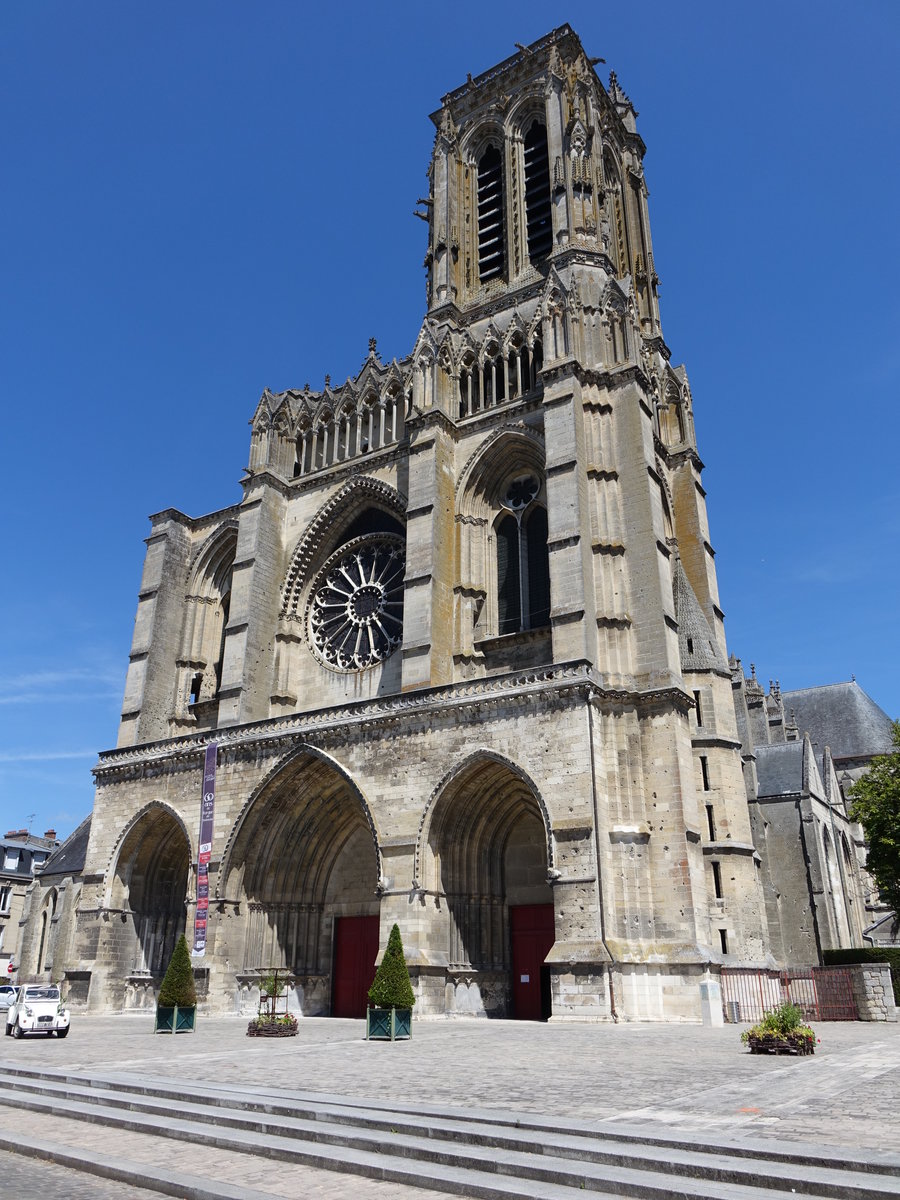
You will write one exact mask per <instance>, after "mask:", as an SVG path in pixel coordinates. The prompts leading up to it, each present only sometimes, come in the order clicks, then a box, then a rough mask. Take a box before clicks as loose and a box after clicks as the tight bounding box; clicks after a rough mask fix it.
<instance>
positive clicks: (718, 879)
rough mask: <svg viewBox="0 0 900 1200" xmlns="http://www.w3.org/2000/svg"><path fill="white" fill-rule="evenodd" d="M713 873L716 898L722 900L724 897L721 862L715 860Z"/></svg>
mask: <svg viewBox="0 0 900 1200" xmlns="http://www.w3.org/2000/svg"><path fill="white" fill-rule="evenodd" d="M712 873H713V887H714V889H715V892H716V899H717V900H721V899H722V867H721V864H720V863H717V862H714V863H713V864H712Z"/></svg>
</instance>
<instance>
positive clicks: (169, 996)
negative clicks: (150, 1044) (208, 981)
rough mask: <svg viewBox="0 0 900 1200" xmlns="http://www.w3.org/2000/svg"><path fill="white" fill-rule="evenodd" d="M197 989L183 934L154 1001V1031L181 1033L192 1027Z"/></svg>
mask: <svg viewBox="0 0 900 1200" xmlns="http://www.w3.org/2000/svg"><path fill="white" fill-rule="evenodd" d="M196 1007H197V989H196V987H195V986H194V970H193V968H192V966H191V955H190V952H189V951H188V945H187V941H186V939H185V936H184V934H182V935H181V937H180V938H179V939H178V941H177V943H176V944H175V949H174V950H173V951H172V957H171V958H170V959H169V967H168V970H167V971H166V973H165V975H164V976H163V981H162V986H161V987H160V989H159V996H158V997H157V1001H156V1031H157V1033H160V1032H167V1033H168V1032H171V1033H183V1032H187V1031H189V1030H191V1029H193V1028H194V1013H195V1010H196Z"/></svg>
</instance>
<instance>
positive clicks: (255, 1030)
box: [247, 1017, 298, 1037]
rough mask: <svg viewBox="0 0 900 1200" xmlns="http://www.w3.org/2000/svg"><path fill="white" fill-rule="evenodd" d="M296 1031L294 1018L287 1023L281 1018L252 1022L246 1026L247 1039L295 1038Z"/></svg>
mask: <svg viewBox="0 0 900 1200" xmlns="http://www.w3.org/2000/svg"><path fill="white" fill-rule="evenodd" d="M297 1029H298V1023H297V1018H296V1017H291V1018H290V1020H287V1021H286V1020H285V1019H284V1018H283V1017H282V1018H277V1017H276V1018H275V1020H274V1021H259V1020H253V1021H251V1022H250V1024H249V1025H248V1026H247V1037H296V1036H297Z"/></svg>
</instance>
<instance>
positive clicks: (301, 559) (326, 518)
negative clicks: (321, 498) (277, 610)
mask: <svg viewBox="0 0 900 1200" xmlns="http://www.w3.org/2000/svg"><path fill="white" fill-rule="evenodd" d="M368 507H374V508H380V509H382V510H383V511H384V512H387V513H389V514H390V515H391V516H393V517H395V518H396V519H397V520H398V521H400V522H401V524H405V522H406V498H405V497H404V496H402V495H401V494H400V492H398V491H397V490H396V489H395V488H392V487H390V485H389V484H386V483H382V482H381V480H379V479H372V478H371V477H370V476H360V477H357V478H355V479H350V480H348V481H347V482H346V483H345V484H344V485H343V486H342V487H340V488H338V490H337V491H336V492H335V493H334V495H333V496H332V497H331V498H330V499H329V500H326V502H325V503H324V504H323V505H322V507H321V508H320V509H319V511H318V513H317V514H316V515H315V516H314V517H313V519H312V521H310V523H309V526H308V527H307V529H306V532H305V533H304V534H303V536H302V537H301V538H300V541H299V542H298V543H297V546H296V548H295V550H294V552H293V554H292V555H291V562H290V566H289V567H288V570H287V575H286V577H285V582H284V588H283V591H282V605H281V615H282V616H287V615H289V614H296V613H297V612H298V610H299V607H300V599H301V594H302V592H303V589H304V587H305V586H306V583H307V581H308V580H309V577H310V573H311V571H312V569H313V567H314V564H315V563H316V561H317V560H318V559H319V558H321V557H322V556H323V554H324V553H325V544H326V542H327V545H328V546H332V545H334V542H335V537H336V535H337V534H339V532H340V530H341V529H346V528H347V526H348V525H349V524H350V523H351V522H352V521H353V519H354V518H355V517H357V516H359V514H360V513H361V512H362V511H363V510H364V509H365V508H368Z"/></svg>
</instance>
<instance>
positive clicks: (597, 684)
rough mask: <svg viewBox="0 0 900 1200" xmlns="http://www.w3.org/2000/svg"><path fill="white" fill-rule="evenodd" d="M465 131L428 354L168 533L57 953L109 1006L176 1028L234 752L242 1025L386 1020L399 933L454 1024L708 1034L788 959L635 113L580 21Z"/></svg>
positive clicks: (369, 364) (513, 61)
mask: <svg viewBox="0 0 900 1200" xmlns="http://www.w3.org/2000/svg"><path fill="white" fill-rule="evenodd" d="M434 121H435V125H436V127H437V131H436V137H435V142H434V152H433V158H432V162H431V168H430V181H431V192H430V197H429V200H428V204H427V219H428V250H427V258H426V265H427V271H428V296H429V304H428V312H427V315H426V317H425V320H424V323H423V325H422V328H421V330H420V332H419V334H418V337H417V339H416V341H415V345H414V347H413V350H412V352H411V354H410V355H409V356H408V357H407V358H405V359H403V361H397V360H394V361H393V362H390V363H385V362H382V361H381V359H380V357H379V355H378V352H377V349H376V346H375V344H374V343H373V344H372V345H371V346H370V350H369V354H368V358H367V360H366V362H365V363H364V365H363V367H362V369H361V371H360V372H359V374H358V376H357V377H356V378H355V379H353V380H348V381H347V383H345V384H344V385H342V386H337V387H332V386H331V385H330V384H326V387H325V390H324V391H322V392H314V391H310V390H308V388H307V389H305V390H303V391H287V392H283V393H279V394H273V393H271V392H269V391H268V390H267V391H265V392H264V393H263V395H262V397H261V399H260V401H259V404H258V406H257V409H256V412H255V415H254V417H253V422H252V437H251V458H250V469H249V472H248V476H247V478H246V480H245V481H244V484H243V498H242V500H241V502H240V503H238V504H235V505H234V506H233V507H230V508H226V509H223V510H221V511H219V512H214V513H211V514H209V515H208V516H204V517H200V518H191V517H187V516H185V515H184V514H183V513H181V512H177V511H175V510H171V509H169V510H166V511H165V512H162V513H159V514H158V515H156V516H155V517H154V518H153V519H152V530H151V534H150V537H149V539H148V548H147V554H146V561H145V567H144V574H143V579H142V583H141V590H140V596H139V603H138V611H137V621H136V627H135V632H134V642H133V647H132V653H131V660H130V667H129V672H128V679H127V686H126V694H125V701H124V707H123V713H122V721H121V729H120V734H119V739H118V746H117V748H116V749H115V750H111V751H108V752H105V753H103V754H102V755H101V756H100V762H99V765H98V767H97V769H96V780H97V792H96V800H95V806H94V813H93V818H92V821H91V823H90V825H89V826H85V829H84V831H83V832H82V835H81V836H82V841H83V842H84V846H83V858H84V868H83V871H81V872H80V873H79V874H78V876H77V879H76V878H75V877H74V876H73V878H72V880H71V881H70V883H71V888H72V889H73V891H72V894H71V895H70V901H71V903H70V905H69V909H68V913H69V915H68V916H67V917H66V918H65V921H64V927H63V926H60V929H59V931H58V933H57V934H56V940H55V942H54V949H53V955H52V961H51V959H50V958H48V957H47V956H46V955H44V959H43V960H42V961H34V960H33V959H32V960H31V961H29V960H28V958H27V955H26V958H25V959H23V969H26V970H32V971H34V972H40V971H41V970H52V971H53V973H54V976H55V977H62V976H63V975H65V976H66V977H67V978H68V980H69V983H70V987H71V989H72V994H73V998H75V999H76V1000H78V999H80V1000H81V1001H82V1002H83V1003H85V1004H87V1005H88V1006H89V1007H90V1008H93V1009H97V1010H102V1009H104V1008H122V1007H123V1006H124V1007H128V1006H133V1005H141V1004H144V1003H148V1002H149V1000H148V997H151V996H152V987H153V981H154V979H158V976H159V974H160V973H161V970H162V968H163V967H164V965H165V959H166V957H167V955H168V953H169V951H170V949H171V946H172V944H173V940H174V938H175V936H176V934H177V933H179V932H180V931H181V930H182V929H184V928H185V925H186V924H187V925H188V927H190V924H191V922H192V921H193V918H194V913H195V906H196V903H197V863H198V849H199V847H198V828H199V813H200V793H201V776H202V772H203V761H204V752H205V748H206V746H207V744H208V743H209V742H210V741H215V742H216V743H217V746H218V759H217V776H216V780H217V782H216V806H215V824H214V831H213V838H212V849H211V858H210V863H209V917H208V929H207V948H206V954H205V957H204V958H203V959H202V960H200V964H199V965H202V967H203V968H204V971H205V972H206V974H205V978H204V989H205V995H206V1002H207V1004H208V1006H209V1008H210V1009H211V1010H212V1011H234V1010H235V1008H236V1006H237V1007H239V1006H241V1005H242V1004H244V1003H248V1002H249V1000H250V997H251V994H252V989H253V987H254V980H255V979H256V972H257V970H258V969H259V968H260V967H261V966H264V965H272V964H277V965H283V966H286V967H288V968H290V969H291V970H292V971H293V972H295V974H296V977H297V1003H298V1005H299V1007H300V1008H301V1009H302V1011H303V1013H305V1014H329V1013H333V1014H337V1015H354V1014H358V1013H359V1012H360V1009H361V1007H362V1006H364V1003H365V999H364V997H365V989H366V988H367V986H368V984H369V982H370V981H371V977H372V973H373V970H374V964H375V960H376V957H377V955H378V953H379V947H383V946H384V944H385V943H386V940H387V933H388V931H389V930H390V928H391V926H392V924H393V923H394V922H395V921H396V922H397V923H398V924H399V926H400V928H401V931H402V934H403V940H404V946H405V949H406V953H407V956H408V960H409V964H410V970H411V975H412V978H413V982H414V985H415V987H416V991H417V996H418V1005H417V1012H418V1013H421V1014H426V1015H427V1014H441V1013H445V1012H446V1013H476V1014H488V1015H513V1016H518V1017H526V1018H539V1017H541V1016H547V1015H550V1014H551V1013H552V1016H553V1017H554V1019H557V1018H563V1019H565V1018H568V1019H609V1018H611V1017H612V1016H614V1015H615V1016H616V1017H618V1018H620V1019H622V1018H624V1019H673V1020H695V1021H699V1020H701V1019H704V1018H706V1019H709V1018H710V1012H711V1008H712V1007H714V1002H713V1001H711V1000H710V997H711V996H714V995H715V986H716V985H715V975H716V970H717V967H718V965H719V964H721V963H723V962H730V963H744V962H747V963H749V962H753V963H766V962H771V961H772V947H773V938H772V937H771V936H770V922H772V921H776V920H777V913H776V911H775V908H773V904H774V901H771V902H770V901H769V900H768V899H767V896H766V894H765V892H766V886H767V883H766V879H767V877H766V870H767V869H768V868H767V867H766V865H765V863H764V862H761V858H760V854H759V852H758V849H757V845H756V841H757V840H758V831H755V830H754V828H753V820H752V819H751V809H752V805H751V804H748V799H751V800H752V799H755V797H756V792H757V790H758V781H757V780H756V777H755V775H753V777H752V779H751V778H750V776H749V775H748V772H753V771H754V770H755V767H754V766H753V761H752V759H753V756H752V753H751V754H749V755H748V754H747V752H746V750H747V744H748V739H749V740H750V744H751V748H752V741H753V738H752V736H751V735H752V718H751V717H748V715H747V714H748V711H749V710H748V706H747V699H746V696H745V692H746V687H745V684H749V685H750V691H751V693H752V694H751V695H750V702H751V705H750V706H751V708H752V705H753V703H754V702H755V701H754V696H755V693H753V687H754V686H755V679H753V680H751V681H745V680H744V676H743V672H742V671H741V669H740V668H739V666H737V664H736V663H735V662H734V661H732V663H731V664H729V662H728V660H727V657H726V654H727V652H726V647H725V637H724V631H723V620H722V612H721V610H720V608H719V601H718V595H717V590H716V574H715V566H714V561H713V554H712V549H711V547H710V544H709V537H708V531H707V521H706V511H705V500H704V491H703V488H702V486H701V482H700V472H701V463H700V459H699V457H698V453H697V446H696V439H695V434H694V425H693V418H692V402H691V393H690V388H689V385H688V380H687V376H686V374H685V371H684V369H683V368H682V367H674V366H673V365H672V364H671V362H670V352H669V349H668V347H667V346H666V344H665V342H664V341H663V337H662V333H661V329H660V322H659V310H658V304H657V279H656V275H655V273H654V265H653V252H652V249H651V243H650V223H649V216H648V209H647V203H646V187H645V183H644V175H643V168H642V158H643V152H644V145H643V142H642V141H641V138H640V136H639V134H638V133H637V131H636V125H635V112H634V109H633V107H632V105H631V102H630V101H629V99H628V97H627V96H626V95H625V94H624V92H623V91H622V89H621V88H620V87H619V85H618V83H617V81H616V78H615V76H614V75H613V76H612V77H611V79H610V82H609V86H608V87H604V86H603V85H602V84H601V83H600V81H599V80H598V78H597V76H596V75H595V72H594V69H593V66H592V65H591V63H590V61H589V59H588V58H587V56H586V54H585V52H584V50H583V48H582V46H581V44H580V42H579V40H578V38H577V37H576V35H575V34H574V33H573V32H572V30H571V29H570V28H569V27H568V26H563V27H562V28H560V29H558V30H556V31H554V32H553V33H551V34H549V35H548V36H546V37H544V38H542V39H541V40H540V41H538V42H536V43H535V44H534V45H533V46H531V47H530V48H529V49H528V50H527V52H520V53H517V54H516V55H515V56H513V57H512V58H510V59H508V60H507V61H506V62H504V63H502V64H500V65H499V66H497V67H495V68H494V69H493V70H491V71H489V72H487V73H486V74H484V75H482V76H480V77H478V78H476V79H474V80H470V82H468V83H466V84H464V85H463V86H462V87H460V88H458V89H457V90H456V91H454V92H451V93H450V94H449V95H447V96H446V97H444V100H443V102H442V105H441V108H440V110H439V111H438V112H437V113H436V114H435V116H434ZM760 695H761V690H760ZM736 697H737V698H738V704H737V708H736V702H735V698H736ZM757 700H758V697H757ZM759 703H763V701H759ZM741 705H743V707H741ZM758 706H759V705H757V707H758ZM768 715H769V717H771V714H768ZM782 717H783V713H782ZM771 723H772V722H771V719H770V720H769V721H768V724H767V725H766V728H767V729H768V728H769V726H770V725H771ZM739 726H740V728H739ZM782 740H784V739H782ZM788 740H790V739H788ZM776 757H777V755H776ZM826 773H827V772H826ZM824 790H825V791H827V790H828V784H827V783H826V784H825V788H824ZM826 800H827V797H826ZM843 820H844V826H846V828H847V829H848V830H849V825H848V824H847V822H846V818H845V814H844V817H843ZM755 833H756V834H757V836H755ZM847 836H848V837H849V838H850V851H849V855H850V857H849V858H848V860H847V868H848V880H849V882H848V881H847V880H845V883H846V885H847V895H846V898H845V903H844V906H843V908H842V909H841V912H842V913H843V919H844V920H845V922H846V923H847V928H846V931H845V930H844V929H836V930H834V931H833V936H832V941H834V942H835V943H836V942H838V941H839V940H840V938H841V937H844V939H845V940H846V937H847V934H848V933H849V936H850V937H851V938H854V937H856V936H857V934H858V926H859V922H860V919H861V917H860V912H859V910H860V909H861V908H862V901H861V900H860V898H859V897H860V896H861V892H860V889H859V878H860V876H859V868H858V866H856V865H851V862H850V859H852V860H853V864H855V862H856V857H855V856H856V847H855V846H854V844H853V839H852V835H851V834H849V833H848V835H847ZM854 872H855V874H854ZM854 889H855V890H854ZM35 903H36V904H37V901H35ZM824 903H825V902H824V901H823V904H824ZM854 903H855V904H856V905H857V911H856V913H855V915H854V910H853V905H854ZM767 904H768V908H769V911H768V912H767ZM823 913H824V908H823ZM35 919H37V917H35ZM825 919H826V918H825V916H822V917H821V921H822V922H824V921H825ZM828 919H831V918H828ZM852 921H855V922H856V924H855V925H854V926H853V927H852V928H851V926H850V923H851V922H852ZM66 922H67V923H66ZM820 923H821V922H820ZM39 954H44V951H43V950H42V951H40V952H39Z"/></svg>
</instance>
